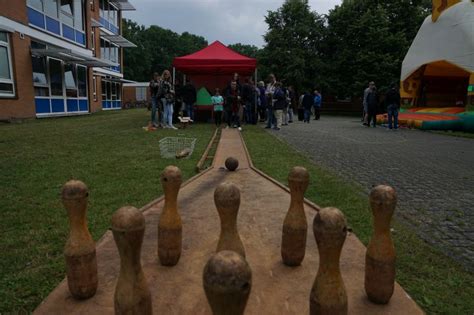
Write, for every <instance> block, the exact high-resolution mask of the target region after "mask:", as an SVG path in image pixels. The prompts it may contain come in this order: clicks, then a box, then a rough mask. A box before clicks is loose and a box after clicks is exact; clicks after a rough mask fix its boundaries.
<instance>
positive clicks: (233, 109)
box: [225, 81, 242, 130]
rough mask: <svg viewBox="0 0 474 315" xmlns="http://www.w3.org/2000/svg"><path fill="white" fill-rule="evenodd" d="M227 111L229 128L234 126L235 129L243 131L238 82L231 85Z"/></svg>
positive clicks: (227, 97)
mask: <svg viewBox="0 0 474 315" xmlns="http://www.w3.org/2000/svg"><path fill="white" fill-rule="evenodd" d="M225 110H226V120H227V127H230V126H233V127H234V128H239V130H242V127H241V125H240V115H239V112H240V110H241V106H240V92H239V89H238V86H237V82H236V81H232V82H231V84H230V89H228V90H227V94H226V103H225Z"/></svg>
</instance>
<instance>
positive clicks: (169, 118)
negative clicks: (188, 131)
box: [161, 70, 178, 129]
mask: <svg viewBox="0 0 474 315" xmlns="http://www.w3.org/2000/svg"><path fill="white" fill-rule="evenodd" d="M161 102H162V103H163V111H164V113H163V127H164V128H171V129H178V128H176V127H175V126H173V106H174V89H173V85H172V84H171V73H170V72H169V71H168V70H165V71H163V75H162V80H161Z"/></svg>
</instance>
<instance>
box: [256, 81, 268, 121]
mask: <svg viewBox="0 0 474 315" xmlns="http://www.w3.org/2000/svg"><path fill="white" fill-rule="evenodd" d="M257 89H258V91H259V96H258V97H259V116H260V122H264V121H265V116H266V111H267V96H266V95H265V82H263V81H260V82H258V87H257Z"/></svg>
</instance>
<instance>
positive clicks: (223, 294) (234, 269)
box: [203, 250, 252, 315]
mask: <svg viewBox="0 0 474 315" xmlns="http://www.w3.org/2000/svg"><path fill="white" fill-rule="evenodd" d="M203 285H204V291H205V292H206V296H207V300H208V302H209V305H210V306H211V309H212V313H213V314H214V315H240V314H244V310H245V306H246V305H247V300H248V298H249V295H250V290H251V288H252V270H251V269H250V266H249V265H248V263H247V261H245V258H243V257H242V256H241V255H239V254H237V253H236V252H233V251H227V250H224V251H221V252H218V253H216V254H214V255H213V256H212V257H211V258H210V259H209V261H208V262H207V264H206V266H205V267H204V273H203Z"/></svg>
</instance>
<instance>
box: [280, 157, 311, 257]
mask: <svg viewBox="0 0 474 315" xmlns="http://www.w3.org/2000/svg"><path fill="white" fill-rule="evenodd" d="M288 185H289V186H290V191H291V202H290V207H289V209H288V213H287V214H286V217H285V221H284V222H283V234H282V240H281V257H282V259H283V263H284V264H285V265H288V266H299V265H300V264H301V262H302V261H303V259H304V255H305V251H306V235H307V234H308V222H307V221H306V214H305V213H304V193H305V191H306V189H307V188H308V185H309V173H308V171H307V170H306V169H305V168H304V167H299V166H297V167H294V168H293V169H292V170H291V171H290V174H289V175H288Z"/></svg>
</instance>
